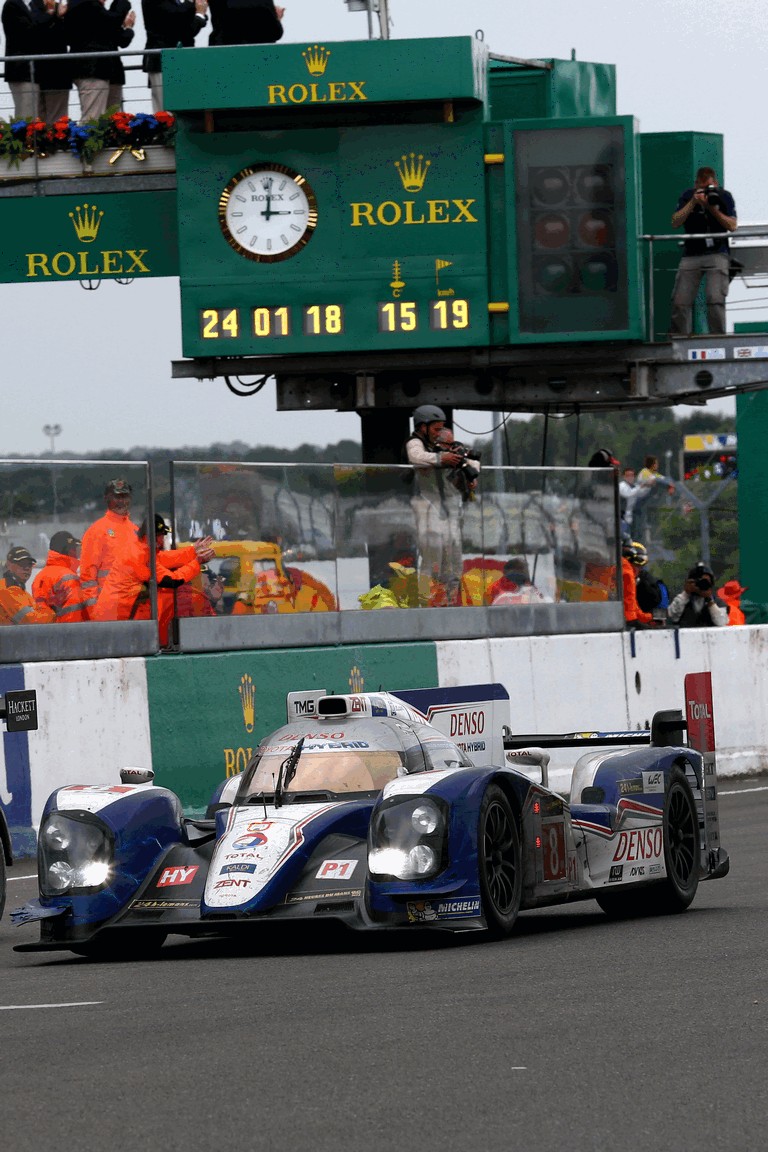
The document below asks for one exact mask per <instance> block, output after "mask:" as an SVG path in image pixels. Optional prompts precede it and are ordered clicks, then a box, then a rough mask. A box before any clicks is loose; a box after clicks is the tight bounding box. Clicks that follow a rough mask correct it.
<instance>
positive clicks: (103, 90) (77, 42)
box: [64, 0, 136, 123]
mask: <svg viewBox="0 0 768 1152" xmlns="http://www.w3.org/2000/svg"><path fill="white" fill-rule="evenodd" d="M135 23H136V13H135V12H132V11H131V4H130V0H112V4H111V5H110V6H109V8H107V7H106V0H69V7H68V9H67V12H66V15H65V17H64V31H65V33H66V37H67V43H68V44H69V48H70V51H71V52H94V53H95V52H119V51H120V49H122V48H127V47H128V45H129V44H130V42H131V41H132V40H133V26H134V24H135ZM72 71H73V72H74V78H75V85H76V87H77V91H78V94H79V96H80V120H81V122H82V123H84V122H85V121H87V120H95V119H97V118H98V117H99V116H103V115H104V113H105V112H106V111H107V108H114V107H118V108H122V104H123V84H124V83H125V68H124V67H123V62H122V59H121V58H120V57H119V56H91V57H90V58H83V59H82V60H73V61H72Z"/></svg>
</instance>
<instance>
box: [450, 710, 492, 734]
mask: <svg viewBox="0 0 768 1152" xmlns="http://www.w3.org/2000/svg"><path fill="white" fill-rule="evenodd" d="M484 731H485V712H484V711H483V710H482V708H481V709H479V710H478V711H477V712H459V713H455V712H454V713H452V714H451V732H450V734H451V738H453V737H454V736H479V735H480V733H481V732H484Z"/></svg>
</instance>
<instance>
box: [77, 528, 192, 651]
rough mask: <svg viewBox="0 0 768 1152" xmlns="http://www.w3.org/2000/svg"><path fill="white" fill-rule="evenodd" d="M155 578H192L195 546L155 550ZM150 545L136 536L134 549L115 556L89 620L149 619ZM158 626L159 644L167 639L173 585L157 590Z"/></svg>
mask: <svg viewBox="0 0 768 1152" xmlns="http://www.w3.org/2000/svg"><path fill="white" fill-rule="evenodd" d="M155 569H156V572H157V582H158V584H160V583H161V581H162V580H163V578H164V577H165V576H171V577H172V578H173V579H175V580H191V579H192V578H193V577H194V576H197V574H198V573H199V571H200V561H199V560H198V559H197V553H196V552H195V549H194V548H193V547H192V545H190V546H189V547H188V548H176V549H174V550H172V551H168V552H158V553H157V555H156V557H155ZM149 578H150V570H149V546H148V544H147V543H146V541H144V540H138V539H137V540H135V541H134V546H133V549H132V550H131V551H130V552H126V553H125V554H124V555H123V556H122V557H121V558H120V559H118V560H116V562H115V565H114V567H113V568H112V569H111V570H110V572H109V575H108V576H107V578H106V580H105V581H104V586H103V588H102V590H101V592H100V593H99V598H98V600H97V601H96V604H95V606H94V607H93V609H92V610H91V619H92V620H149V618H150V601H149ZM157 613H158V629H159V632H160V641H161V644H163V645H165V644H166V643H167V640H168V625H169V623H170V620H171V618H172V616H173V589H170V588H158V590H157Z"/></svg>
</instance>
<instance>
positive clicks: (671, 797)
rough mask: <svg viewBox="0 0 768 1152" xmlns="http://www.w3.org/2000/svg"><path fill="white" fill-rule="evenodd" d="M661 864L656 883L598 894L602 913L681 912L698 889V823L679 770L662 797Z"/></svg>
mask: <svg viewBox="0 0 768 1152" xmlns="http://www.w3.org/2000/svg"><path fill="white" fill-rule="evenodd" d="M663 830H664V865H665V868H666V871H667V875H666V877H665V879H664V880H661V881H660V882H659V883H658V884H651V885H649V886H648V887H645V888H639V889H637V890H634V891H633V890H632V889H631V888H630V889H628V890H627V889H624V890H623V891H621V890H619V891H614V892H601V893H599V895H598V896H597V897H596V899H597V902H598V904H599V905H600V907H601V908H602V910H603V912H605V913H606V915H608V916H612V917H614V918H615V919H618V918H624V917H628V916H652V915H670V914H673V913H675V912H684V911H685V909H686V908H687V907H688V906H689V904H690V903H691V901H692V900H693V898H694V896H695V895H696V889H697V888H698V886H699V820H698V816H697V814H696V802H695V800H694V799H693V793H692V792H691V786H690V784H689V783H688V781H687V780H686V778H685V773H684V772H683V771H682V769H681V768H673V769H672V771H671V773H670V776H669V784H668V786H667V794H666V796H665V798H664V821H663Z"/></svg>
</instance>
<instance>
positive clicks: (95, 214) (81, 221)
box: [69, 204, 104, 244]
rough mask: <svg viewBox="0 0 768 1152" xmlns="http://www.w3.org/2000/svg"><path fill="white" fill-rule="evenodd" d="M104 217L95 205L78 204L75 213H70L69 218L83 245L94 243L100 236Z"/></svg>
mask: <svg viewBox="0 0 768 1152" xmlns="http://www.w3.org/2000/svg"><path fill="white" fill-rule="evenodd" d="M103 215H104V213H103V212H101V211H99V209H98V208H97V207H96V205H95V204H91V205H90V206H89V205H88V204H78V205H77V207H76V208H75V210H74V212H70V214H69V218H70V220H71V221H72V226H73V228H74V229H75V232H76V233H77V238H78V240H79V241H80V243H81V244H92V243H93V241H94V240H95V239H96V237H97V236H98V234H99V228H100V227H101V218H102V216H103Z"/></svg>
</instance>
